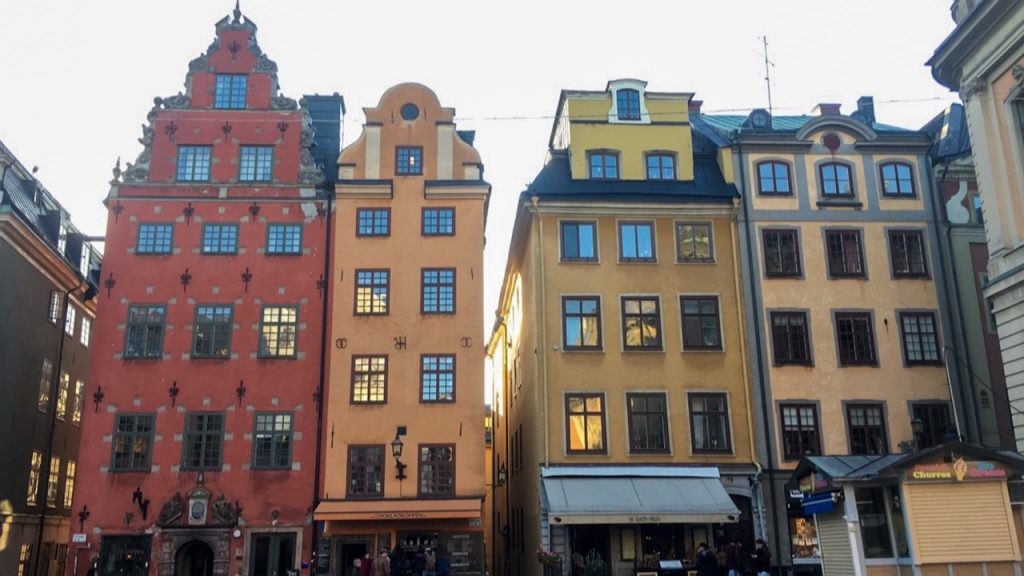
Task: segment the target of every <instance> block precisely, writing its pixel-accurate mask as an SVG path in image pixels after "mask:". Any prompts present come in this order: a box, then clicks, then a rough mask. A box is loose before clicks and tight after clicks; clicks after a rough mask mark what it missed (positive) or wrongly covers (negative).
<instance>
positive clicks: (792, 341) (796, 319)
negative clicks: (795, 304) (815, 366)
mask: <svg viewBox="0 0 1024 576" xmlns="http://www.w3.org/2000/svg"><path fill="white" fill-rule="evenodd" d="M771 321H772V358H773V359H774V361H775V364H776V365H777V366H783V365H786V364H798V365H804V366H806V365H810V364H811V338H810V331H809V330H808V326H807V324H808V320H807V313H806V312H772V313H771Z"/></svg>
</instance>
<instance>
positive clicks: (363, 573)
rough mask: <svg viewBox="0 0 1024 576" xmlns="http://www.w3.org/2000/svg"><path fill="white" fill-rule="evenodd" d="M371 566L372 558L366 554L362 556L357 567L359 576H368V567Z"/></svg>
mask: <svg viewBox="0 0 1024 576" xmlns="http://www.w3.org/2000/svg"><path fill="white" fill-rule="evenodd" d="M372 565H373V557H372V556H370V553H369V552H367V553H366V554H363V561H362V563H361V564H360V565H359V576H370V567H371V566H372Z"/></svg>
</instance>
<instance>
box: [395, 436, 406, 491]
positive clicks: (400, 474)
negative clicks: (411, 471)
mask: <svg viewBox="0 0 1024 576" xmlns="http://www.w3.org/2000/svg"><path fill="white" fill-rule="evenodd" d="M403 446H404V444H403V443H402V437H401V436H400V435H399V434H395V439H394V440H392V441H391V455H392V456H394V457H395V470H396V471H397V473H396V474H395V478H397V479H398V480H399V481H402V480H405V478H406V476H405V464H402V460H401V458H402V447H403Z"/></svg>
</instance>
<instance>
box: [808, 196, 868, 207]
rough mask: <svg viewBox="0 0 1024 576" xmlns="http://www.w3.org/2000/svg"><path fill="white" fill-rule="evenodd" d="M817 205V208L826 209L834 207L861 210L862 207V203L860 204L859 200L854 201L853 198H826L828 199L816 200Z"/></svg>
mask: <svg viewBox="0 0 1024 576" xmlns="http://www.w3.org/2000/svg"><path fill="white" fill-rule="evenodd" d="M817 204H818V207H819V208H828V207H836V208H863V207H864V203H863V202H861V201H860V200H857V199H854V198H828V199H823V200H818V202H817Z"/></svg>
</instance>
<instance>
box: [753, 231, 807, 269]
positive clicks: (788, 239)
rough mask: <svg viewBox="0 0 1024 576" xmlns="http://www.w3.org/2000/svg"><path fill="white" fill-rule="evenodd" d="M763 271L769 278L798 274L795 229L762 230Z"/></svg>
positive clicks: (798, 252) (798, 240)
mask: <svg viewBox="0 0 1024 576" xmlns="http://www.w3.org/2000/svg"><path fill="white" fill-rule="evenodd" d="M762 238H763V240H764V273H765V276H768V277H769V278H783V277H793V276H799V275H800V239H799V237H798V236H797V231H796V230H764V231H763V232H762Z"/></svg>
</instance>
